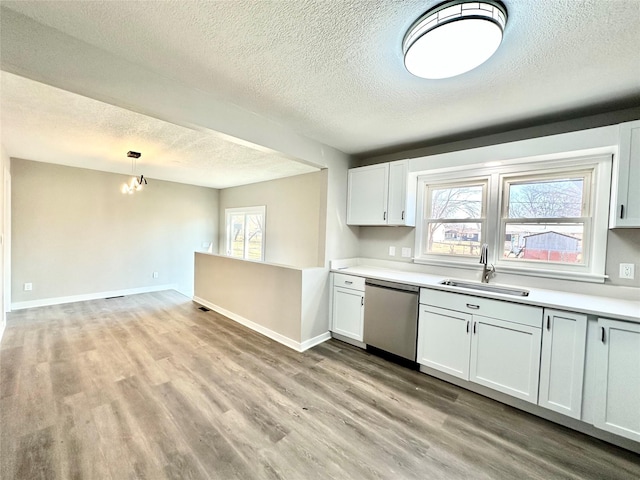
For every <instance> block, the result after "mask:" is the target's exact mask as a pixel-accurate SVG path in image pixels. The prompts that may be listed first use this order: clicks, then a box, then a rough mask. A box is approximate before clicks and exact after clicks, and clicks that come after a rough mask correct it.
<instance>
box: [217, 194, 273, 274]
mask: <svg viewBox="0 0 640 480" xmlns="http://www.w3.org/2000/svg"><path fill="white" fill-rule="evenodd" d="M265 213H266V207H265V206H258V207H244V208H227V209H225V218H226V226H227V231H226V252H227V255H228V256H230V257H235V258H243V259H245V260H256V261H264V237H265V231H264V227H265Z"/></svg>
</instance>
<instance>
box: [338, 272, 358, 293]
mask: <svg viewBox="0 0 640 480" xmlns="http://www.w3.org/2000/svg"><path fill="white" fill-rule="evenodd" d="M333 286H334V287H343V288H353V289H354V290H360V291H362V292H364V277H355V276H353V275H344V274H343V273H334V274H333Z"/></svg>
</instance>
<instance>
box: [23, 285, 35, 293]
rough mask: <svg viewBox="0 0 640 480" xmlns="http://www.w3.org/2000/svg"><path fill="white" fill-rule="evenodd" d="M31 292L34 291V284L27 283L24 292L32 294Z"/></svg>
mask: <svg viewBox="0 0 640 480" xmlns="http://www.w3.org/2000/svg"><path fill="white" fill-rule="evenodd" d="M31 290H33V283H25V284H24V291H25V292H30V291H31Z"/></svg>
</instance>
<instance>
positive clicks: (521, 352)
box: [469, 315, 541, 403]
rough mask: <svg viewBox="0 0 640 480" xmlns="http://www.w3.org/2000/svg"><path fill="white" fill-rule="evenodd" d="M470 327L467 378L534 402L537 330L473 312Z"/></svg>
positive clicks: (536, 368) (538, 355)
mask: <svg viewBox="0 0 640 480" xmlns="http://www.w3.org/2000/svg"><path fill="white" fill-rule="evenodd" d="M472 330H473V334H472V336H471V372H470V375H469V379H470V380H471V381H472V382H476V383H479V384H480V385H484V386H485V387H489V388H492V389H494V390H498V391H500V392H503V393H506V394H507V395H511V396H513V397H517V398H521V399H522V400H527V401H529V402H532V403H537V401H538V374H539V372H540V337H541V332H540V329H539V328H536V327H531V326H529V325H521V324H516V323H513V322H506V321H504V320H498V319H494V318H488V317H481V316H479V315H474V316H473V328H472Z"/></svg>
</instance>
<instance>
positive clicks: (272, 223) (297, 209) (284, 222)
mask: <svg viewBox="0 0 640 480" xmlns="http://www.w3.org/2000/svg"><path fill="white" fill-rule="evenodd" d="M326 183H327V174H326V172H324V171H320V172H314V173H307V174H305V175H297V176H295V177H288V178H282V179H278V180H271V181H269V182H261V183H253V184H251V185H243V186H240V187H233V188H225V189H224V190H221V191H220V219H219V222H220V223H219V252H220V254H224V253H225V244H226V240H225V232H226V225H225V221H226V220H225V209H227V208H236V207H253V206H260V205H266V207H267V212H266V216H267V222H266V223H267V225H266V228H265V231H266V233H265V262H269V263H279V264H282V265H292V266H295V267H316V266H322V265H323V263H324V252H323V250H324V243H325V242H324V238H321V235H324V224H325V215H326V204H323V202H324V201H325V198H326V193H325V192H326ZM321 247H322V248H321Z"/></svg>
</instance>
